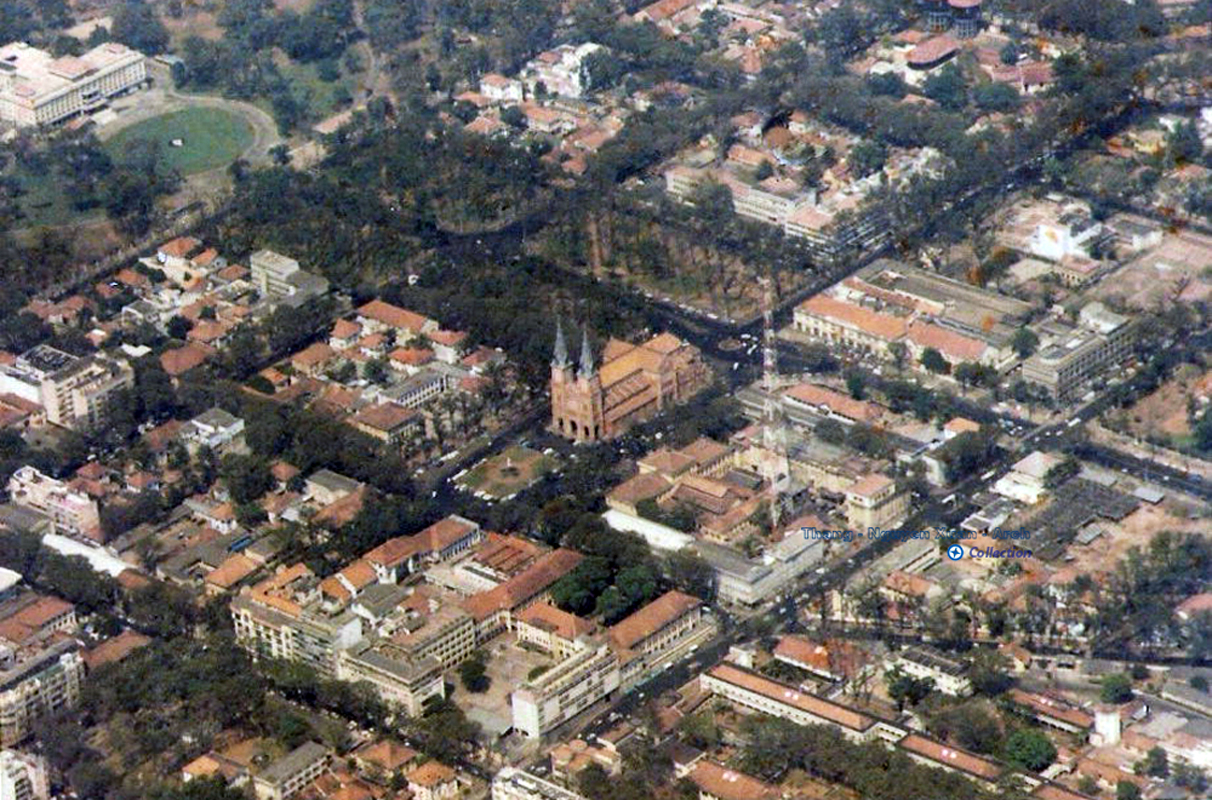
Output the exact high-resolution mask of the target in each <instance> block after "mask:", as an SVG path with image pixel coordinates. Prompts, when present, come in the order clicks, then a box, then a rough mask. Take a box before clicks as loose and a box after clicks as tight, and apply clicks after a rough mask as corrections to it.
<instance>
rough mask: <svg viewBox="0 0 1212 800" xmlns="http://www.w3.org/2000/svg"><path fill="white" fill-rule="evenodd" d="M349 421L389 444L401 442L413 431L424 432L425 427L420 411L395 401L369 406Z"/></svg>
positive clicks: (355, 426) (357, 427) (360, 429)
mask: <svg viewBox="0 0 1212 800" xmlns="http://www.w3.org/2000/svg"><path fill="white" fill-rule="evenodd" d="M348 421H349V424H350V425H352V426H353V427H354V428H356V429H357V430H359V431H361V432H362V433H365V434H366V435H367V436H370V437H373V438H375V439H377V440H379V441H380V442H383V443H384V444H388V445H396V444H399V443H400V442H402V441H404V440H405V439H406V438H407V437H408V436H410V435H411V434H412V433H413V432H415V431H422V432H423V431H424V427H425V421H424V418H423V417H422V416H421V414H420V412H419V411H417V410H416V409H415V408H404V407H403V406H398V405H396V404H395V403H380V404H378V405H373V406H367V407H366V408H363V409H362V410H361V411H359V412H357V413H356V414H354V415H353V416H352V417H350V418H349V420H348Z"/></svg>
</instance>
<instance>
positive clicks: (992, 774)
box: [897, 733, 1002, 781]
mask: <svg viewBox="0 0 1212 800" xmlns="http://www.w3.org/2000/svg"><path fill="white" fill-rule="evenodd" d="M897 746H898V747H900V748H901V749H903V750H908V751H909V752H910V753H916V754H918V755H919V756H922V757H924V758H927V759H929V760H930V761H933V762H935V763H937V764H941V765H943V766H947V767H951V768H952V769H958V770H961V771H962V772H966V773H968V774H969V775H975V776H976V777H978V778H983V779H984V780H987V781H992V780H996V779H997V776H999V775H1001V774H1002V768H1001V767H999V766H998V765H997V764H995V763H994V762H992V761H990V760H989V759H987V758H982V757H981V756H978V755H976V754H975V753H970V752H968V751H967V750H961V749H959V748H958V747H952V746H950V745H945V744H941V743H939V742H936V741H934V740H933V739H927V738H926V737H925V736H920V735H918V734H916V733H911V734H909V735H908V736H906V737H905V738H904V739H901V740H900V741H899V742H898V743H897Z"/></svg>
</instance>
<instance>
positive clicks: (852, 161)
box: [848, 139, 888, 178]
mask: <svg viewBox="0 0 1212 800" xmlns="http://www.w3.org/2000/svg"><path fill="white" fill-rule="evenodd" d="M887 161H888V148H887V147H886V146H885V145H884V143H883V142H882V141H880V140H878V139H864V140H863V141H861V142H859V143H858V144H857V145H855V146H854V147H853V148H852V149H851V150H850V156H849V159H848V163H849V165H850V166H851V167H852V168H853V169H854V172H855V177H858V178H865V177H867V176H868V175H870V174H871V173H873V172H878V171H879V170H881V169H883V168H884V164H885V163H886V162H887Z"/></svg>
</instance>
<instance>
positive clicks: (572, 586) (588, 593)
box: [551, 556, 613, 616]
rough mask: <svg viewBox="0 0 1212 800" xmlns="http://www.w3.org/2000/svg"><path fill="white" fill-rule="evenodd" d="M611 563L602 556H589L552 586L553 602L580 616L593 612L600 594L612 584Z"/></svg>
mask: <svg viewBox="0 0 1212 800" xmlns="http://www.w3.org/2000/svg"><path fill="white" fill-rule="evenodd" d="M612 578H613V575H612V574H611V571H610V564H609V563H608V562H607V561H606V559H604V558H602V557H601V556H589V557H588V558H585V559H584V560H582V561H581V563H580V564H577V566H576V567H575V568H573V570H572V572H569V573H568V574H567V575H565V576H563V577H562V578H560V579H559V580H558V581H556V582H555V583H554V584H553V585H552V587H551V602H552V603H554V604H555V605H556V606H558V607H559V608H562V609H564V610H565V611H568V612H571V613H573V614H576V615H578V616H586V615H588V614H590V613H592V611H593V609H594V606H595V605H596V603H597V599H598V596H599V595H600V594H602V592H603V591H605V590H606V587H607V586H609V585H610V582H611V580H612Z"/></svg>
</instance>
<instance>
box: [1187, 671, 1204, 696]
mask: <svg viewBox="0 0 1212 800" xmlns="http://www.w3.org/2000/svg"><path fill="white" fill-rule="evenodd" d="M1188 683H1190V684H1191V688H1192V689H1195V690H1196V691H1198V692H1206V691H1208V679H1207V678H1205V677H1204V676H1203V675H1192V676H1191V680H1190V681H1188Z"/></svg>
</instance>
